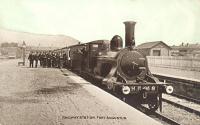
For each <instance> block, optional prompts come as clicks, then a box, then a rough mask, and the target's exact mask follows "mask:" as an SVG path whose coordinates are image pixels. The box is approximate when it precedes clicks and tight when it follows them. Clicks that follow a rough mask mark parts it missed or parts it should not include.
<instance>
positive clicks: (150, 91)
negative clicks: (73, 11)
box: [68, 21, 173, 111]
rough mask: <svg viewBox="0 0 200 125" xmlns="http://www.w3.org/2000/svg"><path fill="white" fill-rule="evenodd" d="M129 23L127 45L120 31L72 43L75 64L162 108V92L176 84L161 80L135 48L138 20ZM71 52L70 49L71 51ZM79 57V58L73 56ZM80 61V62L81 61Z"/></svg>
mask: <svg viewBox="0 0 200 125" xmlns="http://www.w3.org/2000/svg"><path fill="white" fill-rule="evenodd" d="M124 24H125V47H124V48H123V40H122V38H121V37H120V36H119V35H115V36H114V37H113V38H112V39H111V41H108V40H96V41H92V42H89V43H85V44H79V45H77V46H78V47H79V48H80V49H77V46H76V45H75V46H71V47H69V50H71V51H73V54H68V56H69V57H72V58H71V60H70V61H68V62H70V64H69V65H70V66H71V67H76V68H75V69H76V70H77V71H79V72H81V73H82V74H87V75H88V76H91V77H92V78H95V79H96V80H98V81H100V82H101V83H102V84H104V85H106V86H107V89H109V90H110V91H113V92H115V93H117V94H119V95H121V97H122V98H123V100H124V101H128V102H132V103H134V104H137V105H140V104H148V106H149V108H150V109H151V110H152V111H155V110H157V109H158V107H160V109H161V108H162V93H164V92H167V93H169V94H170V93H172V92H173V87H172V86H170V85H169V84H166V83H162V82H160V81H159V80H158V79H157V78H155V77H154V76H153V75H152V74H151V72H150V71H149V68H148V62H147V59H146V57H144V56H143V55H142V54H141V53H140V52H139V51H138V50H137V49H136V48H135V38H134V29H135V24H136V22H133V21H127V22H124ZM68 53H70V52H68ZM73 57H77V58H73ZM77 64H78V65H77Z"/></svg>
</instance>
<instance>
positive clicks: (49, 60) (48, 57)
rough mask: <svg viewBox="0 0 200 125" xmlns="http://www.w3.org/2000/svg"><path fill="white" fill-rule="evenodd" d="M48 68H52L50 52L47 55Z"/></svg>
mask: <svg viewBox="0 0 200 125" xmlns="http://www.w3.org/2000/svg"><path fill="white" fill-rule="evenodd" d="M47 67H49V68H50V67H51V53H50V51H49V52H48V53H47Z"/></svg>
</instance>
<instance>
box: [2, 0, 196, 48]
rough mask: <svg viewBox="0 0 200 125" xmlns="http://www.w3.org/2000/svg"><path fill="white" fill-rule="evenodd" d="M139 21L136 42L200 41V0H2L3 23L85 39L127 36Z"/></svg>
mask: <svg viewBox="0 0 200 125" xmlns="http://www.w3.org/2000/svg"><path fill="white" fill-rule="evenodd" d="M124 21H135V22H137V23H136V26H135V41H136V45H139V44H141V43H144V42H151V41H160V40H161V41H164V42H165V43H166V44H168V45H180V44H181V43H182V42H185V43H200V0H0V28H3V29H10V30H16V31H23V32H31V33H39V34H52V35H56V34H63V35H68V36H71V37H74V38H76V39H78V40H80V41H81V42H89V41H92V40H97V39H108V40H110V39H112V37H113V36H114V35H120V36H122V38H123V39H124V36H125V31H124V30H125V27H124V24H123V22H124Z"/></svg>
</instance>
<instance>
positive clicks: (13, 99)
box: [0, 60, 161, 125]
mask: <svg viewBox="0 0 200 125" xmlns="http://www.w3.org/2000/svg"><path fill="white" fill-rule="evenodd" d="M18 61H19V60H10V61H4V62H1V63H0V124H1V125H159V124H161V123H159V122H157V121H155V120H153V119H151V118H150V117H148V116H146V115H144V114H143V113H141V112H139V111H137V110H136V109H134V108H132V107H130V106H129V105H127V104H125V103H124V102H122V101H121V100H119V99H117V98H115V97H113V96H112V95H110V94H108V93H107V92H105V91H103V90H101V89H99V88H98V87H96V86H94V85H92V84H90V83H88V82H87V81H85V80H83V79H82V78H80V77H78V76H76V75H75V74H73V73H71V72H69V71H68V70H63V72H64V73H65V75H63V72H61V71H60V69H55V68H27V67H23V66H17V62H18Z"/></svg>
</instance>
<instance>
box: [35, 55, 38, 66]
mask: <svg viewBox="0 0 200 125" xmlns="http://www.w3.org/2000/svg"><path fill="white" fill-rule="evenodd" d="M34 60H35V68H37V65H38V52H36V53H35V55H34Z"/></svg>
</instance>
